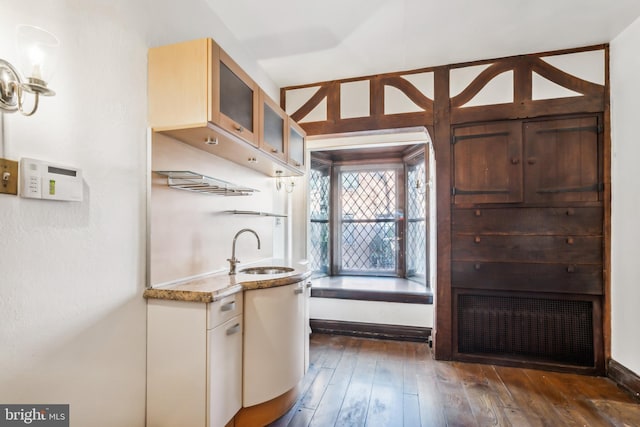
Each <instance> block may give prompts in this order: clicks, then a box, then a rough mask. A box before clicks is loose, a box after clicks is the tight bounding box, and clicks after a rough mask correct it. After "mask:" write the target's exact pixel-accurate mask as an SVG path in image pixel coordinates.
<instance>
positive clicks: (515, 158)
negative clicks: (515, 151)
mask: <svg viewBox="0 0 640 427" xmlns="http://www.w3.org/2000/svg"><path fill="white" fill-rule="evenodd" d="M518 163H520V159H519V158H517V157H512V158H511V164H513V165H517V164H518Z"/></svg>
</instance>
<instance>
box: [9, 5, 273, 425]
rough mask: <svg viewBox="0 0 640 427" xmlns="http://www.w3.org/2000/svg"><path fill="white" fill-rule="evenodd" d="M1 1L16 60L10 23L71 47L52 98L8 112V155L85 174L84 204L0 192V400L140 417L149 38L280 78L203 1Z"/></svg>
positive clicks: (102, 416) (111, 421)
mask: <svg viewBox="0 0 640 427" xmlns="http://www.w3.org/2000/svg"><path fill="white" fill-rule="evenodd" d="M0 7H1V8H0V10H2V23H0V57H2V58H3V59H7V60H10V61H12V62H14V61H16V51H15V27H14V24H13V23H26V24H32V25H38V26H41V27H44V28H46V29H48V30H50V31H52V32H54V33H55V34H56V35H57V36H58V37H59V38H60V40H61V43H62V47H61V49H60V61H59V65H58V71H57V73H56V75H55V77H54V79H53V81H52V82H51V86H52V88H54V89H55V90H56V91H57V95H56V96H55V97H53V98H44V99H43V100H42V102H41V108H40V110H39V111H38V112H37V113H36V115H35V116H33V117H30V118H26V117H22V116H20V115H18V114H12V115H5V117H4V119H5V120H4V123H5V126H4V128H5V129H4V130H5V132H4V133H5V138H4V141H3V144H2V145H3V148H4V153H1V152H0V156H3V157H6V158H10V159H14V160H17V159H19V158H21V157H26V156H30V157H35V158H40V159H46V160H51V161H56V162H60V163H63V164H69V165H75V166H78V167H80V168H82V169H83V171H84V174H85V177H84V179H85V189H84V196H85V200H84V201H83V202H82V203H56V202H44V201H34V200H26V199H21V198H18V197H15V196H7V195H0V236H1V242H2V244H1V245H0V343H1V350H0V366H1V367H2V369H0V402H2V403H69V404H70V405H71V425H74V426H110V427H111V426H143V425H144V416H145V395H144V394H145V301H144V300H143V298H142V291H143V289H144V283H145V247H144V242H145V217H146V214H145V169H146V150H145V144H146V53H147V47H148V46H150V45H151V44H159V43H169V42H174V41H179V40H186V39H190V38H196V37H201V36H212V37H214V38H216V39H217V40H218V41H219V42H220V44H221V45H222V46H223V47H224V48H225V49H226V50H228V51H229V52H230V54H231V55H233V56H234V58H236V59H237V60H238V62H240V63H241V65H242V66H243V67H244V68H245V69H246V70H247V71H248V72H249V73H250V74H252V75H253V77H254V78H256V80H258V81H260V84H261V85H263V86H271V90H270V93H274V90H273V87H274V85H273V83H268V82H267V83H268V84H267V85H265V83H264V82H265V79H264V75H263V73H260V72H259V68H258V66H257V65H256V64H255V63H253V65H252V64H251V63H250V61H248V60H246V57H247V56H246V55H243V52H242V50H241V49H239V48H238V47H237V46H236V45H234V43H235V42H234V40H233V39H232V38H231V37H230V36H229V35H228V32H227V30H226V29H225V28H224V26H223V25H221V23H220V22H219V20H217V18H216V17H215V16H214V15H213V14H212V13H210V12H208V9H207V8H206V6H205V3H204V1H202V0H184V1H180V2H175V1H172V2H169V1H164V0H163V1H160V0H155V1H151V0H146V1H135V2H129V1H127V0H108V1H107V0H60V1H55V2H51V1H45V0H20V1H16V0H0ZM261 75H262V77H260V76H261ZM265 89H268V90H269V87H265ZM1 149H2V147H0V150H1Z"/></svg>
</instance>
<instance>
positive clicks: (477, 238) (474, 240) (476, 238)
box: [473, 236, 482, 243]
mask: <svg viewBox="0 0 640 427" xmlns="http://www.w3.org/2000/svg"><path fill="white" fill-rule="evenodd" d="M480 240H482V239H480V236H476V237H474V238H473V242H474V243H480Z"/></svg>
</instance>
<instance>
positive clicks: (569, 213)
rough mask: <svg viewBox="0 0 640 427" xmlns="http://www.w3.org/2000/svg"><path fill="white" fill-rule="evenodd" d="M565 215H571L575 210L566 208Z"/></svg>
mask: <svg viewBox="0 0 640 427" xmlns="http://www.w3.org/2000/svg"><path fill="white" fill-rule="evenodd" d="M566 213H567V216H571V215H573V214H574V213H575V211H574V210H573V209H567V212H566Z"/></svg>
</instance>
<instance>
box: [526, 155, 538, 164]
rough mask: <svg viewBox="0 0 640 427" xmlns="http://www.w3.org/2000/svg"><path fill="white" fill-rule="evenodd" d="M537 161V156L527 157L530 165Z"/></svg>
mask: <svg viewBox="0 0 640 427" xmlns="http://www.w3.org/2000/svg"><path fill="white" fill-rule="evenodd" d="M537 161H538V159H536V158H535V157H529V158H528V159H527V163H529V164H530V165H535V164H536V162H537Z"/></svg>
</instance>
